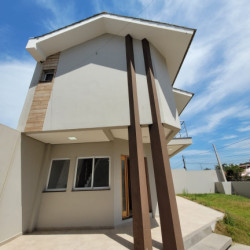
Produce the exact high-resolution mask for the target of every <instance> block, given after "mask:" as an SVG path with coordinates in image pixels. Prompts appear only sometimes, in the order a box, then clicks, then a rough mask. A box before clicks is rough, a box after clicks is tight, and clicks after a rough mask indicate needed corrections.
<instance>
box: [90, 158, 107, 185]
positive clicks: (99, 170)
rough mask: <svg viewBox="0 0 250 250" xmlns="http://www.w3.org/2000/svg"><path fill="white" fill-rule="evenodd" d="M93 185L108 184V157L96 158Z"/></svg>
mask: <svg viewBox="0 0 250 250" xmlns="http://www.w3.org/2000/svg"><path fill="white" fill-rule="evenodd" d="M93 186H94V187H108V186H109V158H96V159H95V171H94V185H93Z"/></svg>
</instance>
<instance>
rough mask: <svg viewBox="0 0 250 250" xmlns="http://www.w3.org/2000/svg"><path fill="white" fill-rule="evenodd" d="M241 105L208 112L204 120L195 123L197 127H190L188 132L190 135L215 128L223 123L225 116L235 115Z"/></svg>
mask: <svg viewBox="0 0 250 250" xmlns="http://www.w3.org/2000/svg"><path fill="white" fill-rule="evenodd" d="M241 109H242V107H241V106H236V107H234V106H232V107H230V108H228V109H223V110H222V111H219V112H217V113H212V114H208V115H206V117H205V121H204V122H203V123H200V124H198V125H197V128H193V129H190V130H189V132H188V134H189V135H190V136H194V135H198V134H204V133H208V132H211V131H213V130H215V129H216V127H217V126H218V125H220V124H224V123H225V120H226V119H227V118H231V117H232V116H235V115H236V114H237V113H238V112H240V110H241Z"/></svg>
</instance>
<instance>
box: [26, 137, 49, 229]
mask: <svg viewBox="0 0 250 250" xmlns="http://www.w3.org/2000/svg"><path fill="white" fill-rule="evenodd" d="M44 156H45V144H44V143H42V142H40V141H37V140H34V139H32V138H30V137H27V136H25V135H22V141H21V164H22V172H21V182H22V230H23V232H27V231H28V230H29V227H30V224H31V220H32V216H33V212H34V208H35V202H36V199H37V198H40V197H39V196H40V195H41V192H39V190H37V189H38V186H39V180H40V178H41V170H42V168H43V160H44Z"/></svg>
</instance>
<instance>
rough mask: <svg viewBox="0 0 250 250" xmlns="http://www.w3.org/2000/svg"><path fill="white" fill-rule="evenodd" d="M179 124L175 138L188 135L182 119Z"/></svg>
mask: <svg viewBox="0 0 250 250" xmlns="http://www.w3.org/2000/svg"><path fill="white" fill-rule="evenodd" d="M180 124H181V130H180V131H179V132H178V133H177V135H176V136H175V138H187V137H188V132H187V127H186V124H185V122H184V121H180Z"/></svg>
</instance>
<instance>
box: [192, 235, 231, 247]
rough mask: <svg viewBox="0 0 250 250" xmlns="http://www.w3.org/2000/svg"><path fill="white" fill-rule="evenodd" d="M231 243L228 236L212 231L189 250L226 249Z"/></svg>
mask: <svg viewBox="0 0 250 250" xmlns="http://www.w3.org/2000/svg"><path fill="white" fill-rule="evenodd" d="M231 244H232V239H231V238H230V237H227V236H224V235H219V234H214V233H212V234H210V235H208V236H207V237H205V238H204V239H202V240H201V241H200V242H199V243H197V244H196V245H194V246H193V247H191V248H189V250H201V249H202V250H226V249H228V247H230V246H231Z"/></svg>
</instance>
